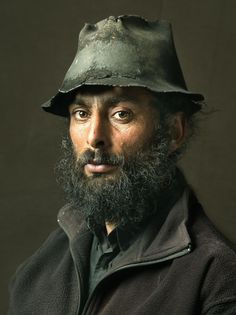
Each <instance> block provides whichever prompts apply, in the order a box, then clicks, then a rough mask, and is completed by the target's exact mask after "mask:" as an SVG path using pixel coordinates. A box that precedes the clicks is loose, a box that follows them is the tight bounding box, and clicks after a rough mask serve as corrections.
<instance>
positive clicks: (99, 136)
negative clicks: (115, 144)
mask: <svg viewBox="0 0 236 315" xmlns="http://www.w3.org/2000/svg"><path fill="white" fill-rule="evenodd" d="M87 143H88V145H89V146H90V147H91V148H93V149H98V148H104V149H105V148H107V147H109V146H110V145H111V140H110V132H109V126H108V121H107V120H106V118H105V117H103V116H102V115H101V114H100V113H95V114H94V115H92V117H91V119H90V125H89V131H88V136H87Z"/></svg>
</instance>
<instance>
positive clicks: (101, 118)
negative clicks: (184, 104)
mask: <svg viewBox="0 0 236 315" xmlns="http://www.w3.org/2000/svg"><path fill="white" fill-rule="evenodd" d="M69 112H70V137H71V140H72V143H73V146H74V150H75V153H76V155H77V156H78V157H79V156H80V155H81V154H83V153H85V152H86V151H88V150H91V151H93V152H94V153H95V155H94V157H93V158H91V159H90V161H88V163H87V164H85V165H84V173H85V174H86V176H88V177H91V176H97V175H99V174H100V175H103V177H108V178H109V177H111V176H113V175H115V174H116V173H117V172H119V168H120V166H121V165H119V164H118V163H109V162H102V161H101V160H99V159H98V158H97V156H96V153H97V152H98V153H99V152H100V153H105V154H108V155H115V156H121V155H122V156H124V158H130V157H131V156H135V154H136V153H137V152H138V151H139V150H146V149H147V148H148V147H149V146H150V142H151V140H152V138H153V135H154V130H155V127H156V126H157V124H158V113H157V109H156V108H155V106H154V105H153V98H152V95H151V93H150V92H148V90H146V89H144V88H138V87H132V88H121V87H114V88H108V89H102V90H101V91H99V89H98V88H95V89H91V88H90V89H89V90H85V91H80V92H79V93H78V94H77V96H76V99H75V102H74V103H73V104H71V105H70V107H69ZM120 162H121V161H120Z"/></svg>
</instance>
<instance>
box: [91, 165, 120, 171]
mask: <svg viewBox="0 0 236 315" xmlns="http://www.w3.org/2000/svg"><path fill="white" fill-rule="evenodd" d="M116 167H117V166H116V165H109V164H100V165H95V164H86V165H85V171H87V172H88V173H107V172H110V171H112V170H114V169H115V168H116Z"/></svg>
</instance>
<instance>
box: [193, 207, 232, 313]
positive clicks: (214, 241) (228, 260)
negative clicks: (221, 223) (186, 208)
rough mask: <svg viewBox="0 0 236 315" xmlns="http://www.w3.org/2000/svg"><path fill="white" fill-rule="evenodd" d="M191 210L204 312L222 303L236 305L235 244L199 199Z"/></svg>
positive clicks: (196, 264) (195, 270)
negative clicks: (219, 227)
mask: <svg viewBox="0 0 236 315" xmlns="http://www.w3.org/2000/svg"><path fill="white" fill-rule="evenodd" d="M190 211H191V215H190V224H189V232H190V234H191V238H192V241H193V252H192V256H193V257H194V260H195V262H194V266H195V269H193V272H197V270H200V269H201V292H200V297H201V301H202V305H203V314H208V311H209V312H210V310H213V309H218V307H223V308H227V305H233V306H234V307H235V305H236V252H235V247H234V245H233V244H231V243H230V242H229V241H228V240H227V239H226V238H225V237H224V236H223V235H222V234H221V233H220V232H219V231H218V230H217V229H216V227H215V226H214V225H213V223H212V222H211V221H210V220H209V218H208V217H207V216H206V214H205V213H204V211H203V209H202V207H201V205H200V204H199V203H195V205H194V206H192V207H191V209H190ZM209 314H211V313H209ZM212 314H213V313H212ZM214 314H215V313H214Z"/></svg>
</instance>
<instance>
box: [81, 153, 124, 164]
mask: <svg viewBox="0 0 236 315" xmlns="http://www.w3.org/2000/svg"><path fill="white" fill-rule="evenodd" d="M124 160H125V158H124V156H123V155H117V154H113V153H107V152H104V151H103V150H101V149H96V150H90V149H87V150H86V151H85V152H83V153H81V154H79V155H77V156H76V163H77V164H78V165H80V166H85V165H86V164H95V165H100V164H108V165H123V164H124Z"/></svg>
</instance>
